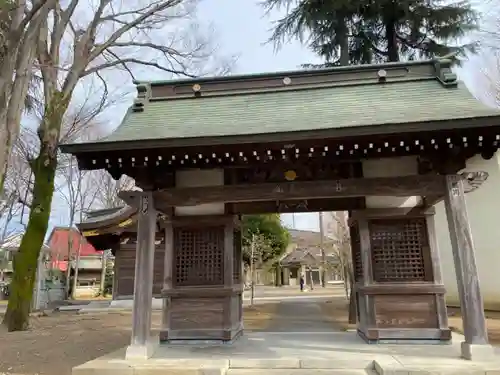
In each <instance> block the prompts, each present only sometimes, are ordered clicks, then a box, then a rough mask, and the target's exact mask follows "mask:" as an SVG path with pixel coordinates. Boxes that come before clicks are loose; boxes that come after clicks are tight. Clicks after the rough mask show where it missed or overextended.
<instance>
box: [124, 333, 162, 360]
mask: <svg viewBox="0 0 500 375" xmlns="http://www.w3.org/2000/svg"><path fill="white" fill-rule="evenodd" d="M159 345H160V341H159V340H158V338H157V337H156V338H151V340H150V341H149V342H147V343H146V345H129V346H127V348H126V349H125V359H126V360H128V361H134V360H145V359H149V358H151V357H152V356H153V355H154V354H155V352H156V350H157V349H158V346H159Z"/></svg>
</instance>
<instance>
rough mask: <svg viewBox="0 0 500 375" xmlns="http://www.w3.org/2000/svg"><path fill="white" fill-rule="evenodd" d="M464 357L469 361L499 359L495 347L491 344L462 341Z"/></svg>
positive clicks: (461, 347)
mask: <svg viewBox="0 0 500 375" xmlns="http://www.w3.org/2000/svg"><path fill="white" fill-rule="evenodd" d="M460 349H461V354H462V358H464V359H468V360H469V361H492V360H495V359H498V356H497V355H496V354H495V348H494V347H493V346H491V345H474V344H469V343H467V342H465V341H464V342H462V343H461V345H460Z"/></svg>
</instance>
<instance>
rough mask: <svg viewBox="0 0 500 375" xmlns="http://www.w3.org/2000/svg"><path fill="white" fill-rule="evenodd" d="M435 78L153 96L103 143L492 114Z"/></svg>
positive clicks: (460, 90)
mask: <svg viewBox="0 0 500 375" xmlns="http://www.w3.org/2000/svg"><path fill="white" fill-rule="evenodd" d="M499 114H500V112H499V111H498V110H495V109H491V108H489V107H487V106H485V105H483V104H482V103H480V102H479V101H477V100H476V99H475V98H474V97H473V96H472V95H471V94H470V93H469V91H468V90H467V89H466V88H465V87H464V86H463V85H459V86H458V87H456V88H444V87H443V86H442V85H441V84H440V83H439V82H438V81H437V80H424V81H417V82H402V83H387V84H382V85H381V84H373V85H358V86H346V87H332V88H322V89H310V90H298V91H284V92H270V93H255V94H244V95H234V96H219V97H210V98H199V99H182V100H170V101H169V100H166V101H155V102H149V103H146V104H145V108H144V112H132V111H129V112H128V113H127V115H126V117H125V119H124V120H123V123H122V124H121V125H120V127H119V128H118V129H117V130H116V131H115V132H114V133H113V134H111V135H110V136H109V137H107V138H105V139H103V141H108V142H116V141H129V140H136V139H138V138H140V139H161V138H189V137H202V136H207V137H208V136H225V135H249V134H259V133H277V132H291V131H301V130H318V129H328V128H343V127H352V126H366V125H382V124H396V123H405V122H421V121H437V120H449V119H463V118H470V117H481V116H498V115H499Z"/></svg>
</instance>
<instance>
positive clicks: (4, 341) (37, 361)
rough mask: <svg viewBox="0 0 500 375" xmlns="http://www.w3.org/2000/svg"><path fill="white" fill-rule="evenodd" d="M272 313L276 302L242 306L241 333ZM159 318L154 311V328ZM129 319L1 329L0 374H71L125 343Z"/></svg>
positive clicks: (261, 326) (72, 316)
mask: <svg viewBox="0 0 500 375" xmlns="http://www.w3.org/2000/svg"><path fill="white" fill-rule="evenodd" d="M275 309H276V304H266V305H256V306H254V307H246V308H245V309H244V324H245V330H247V331H259V330H265V329H266V327H267V326H268V323H269V321H270V319H271V317H272V316H273V313H274V311H275ZM0 318H1V317H0ZM160 319H161V318H160V314H159V312H154V314H153V324H152V326H153V330H155V329H159V327H160ZM131 321H132V316H131V313H130V312H112V313H104V312H103V313H94V314H76V313H74V312H66V313H63V312H61V313H52V314H50V315H48V316H42V317H33V318H32V319H31V326H32V327H31V329H30V330H29V331H26V332H13V333H7V332H5V331H0V374H2V375H14V374H15V375H35V374H37V375H70V374H71V368H72V367H74V366H77V365H79V364H81V363H84V362H87V361H90V360H91V359H94V358H97V357H100V356H102V355H104V354H106V353H109V352H113V351H116V350H118V349H120V348H122V347H124V346H126V345H128V344H129V342H130V326H131Z"/></svg>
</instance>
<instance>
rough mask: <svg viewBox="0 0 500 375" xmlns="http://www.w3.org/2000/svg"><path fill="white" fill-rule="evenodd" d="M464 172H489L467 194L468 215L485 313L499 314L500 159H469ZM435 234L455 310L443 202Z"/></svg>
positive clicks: (453, 279) (451, 261)
mask: <svg viewBox="0 0 500 375" xmlns="http://www.w3.org/2000/svg"><path fill="white" fill-rule="evenodd" d="M466 170H467V171H471V172H473V171H485V172H488V174H489V177H488V179H487V180H486V181H485V182H484V183H483V184H482V185H481V188H480V189H478V190H475V191H472V192H470V193H468V194H466V201H467V212H468V214H469V222H470V225H471V229H472V236H473V241H474V244H475V249H476V262H477V267H478V271H479V280H480V285H481V291H482V295H483V299H484V305H485V309H487V310H499V311H500V155H499V154H498V153H497V154H496V155H495V156H494V157H493V158H492V159H490V160H484V159H483V158H482V157H481V156H479V155H477V156H476V157H474V158H472V159H469V160H468V162H467V168H466ZM436 233H437V237H438V246H439V250H440V255H441V267H442V270H443V279H444V284H445V287H446V291H447V294H446V301H447V304H448V305H449V306H458V305H459V303H458V291H457V281H456V278H455V268H454V265H453V256H452V252H451V243H450V236H449V231H448V224H447V221H446V213H445V210H444V204H443V202H441V203H439V204H437V205H436Z"/></svg>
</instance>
